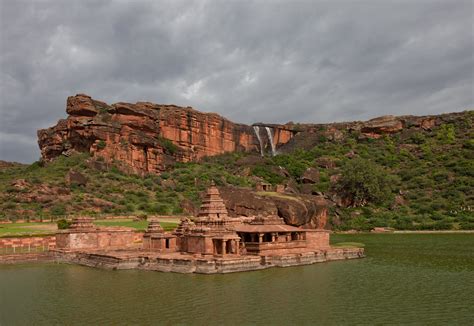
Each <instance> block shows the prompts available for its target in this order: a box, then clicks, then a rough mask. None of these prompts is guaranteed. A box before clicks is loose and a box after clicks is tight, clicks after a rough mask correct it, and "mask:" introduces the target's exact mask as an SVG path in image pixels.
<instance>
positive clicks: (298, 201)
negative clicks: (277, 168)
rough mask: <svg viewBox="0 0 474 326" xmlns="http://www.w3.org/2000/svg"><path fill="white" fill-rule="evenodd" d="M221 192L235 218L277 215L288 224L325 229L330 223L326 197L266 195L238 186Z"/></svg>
mask: <svg viewBox="0 0 474 326" xmlns="http://www.w3.org/2000/svg"><path fill="white" fill-rule="evenodd" d="M219 189H220V193H221V195H222V198H223V199H224V202H225V205H226V207H227V210H228V212H229V215H230V216H232V217H235V216H255V215H258V214H262V215H264V216H267V215H277V216H280V217H282V218H283V219H284V220H285V223H286V224H289V225H293V226H303V227H305V228H311V229H313V228H319V229H323V228H325V227H326V224H327V213H328V203H327V201H326V200H325V199H324V198H323V197H318V196H311V195H302V194H300V195H292V194H286V193H285V194H277V193H271V192H268V193H266V195H265V196H263V195H261V194H260V193H256V192H254V191H253V190H250V189H245V188H238V187H221V188H219Z"/></svg>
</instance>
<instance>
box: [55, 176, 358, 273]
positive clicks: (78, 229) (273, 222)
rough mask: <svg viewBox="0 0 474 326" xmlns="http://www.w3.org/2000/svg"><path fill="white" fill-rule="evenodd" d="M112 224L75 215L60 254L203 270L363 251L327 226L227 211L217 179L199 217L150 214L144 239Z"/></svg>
mask: <svg viewBox="0 0 474 326" xmlns="http://www.w3.org/2000/svg"><path fill="white" fill-rule="evenodd" d="M111 229H113V228H110V227H109V228H107V229H101V228H94V227H93V226H92V224H91V223H90V221H89V220H88V219H87V218H82V219H77V220H75V221H74V223H73V225H72V227H71V228H70V229H68V230H66V231H62V232H59V233H58V235H57V238H58V239H59V240H60V241H58V242H57V243H58V245H57V250H56V254H57V256H58V258H59V259H65V260H67V261H71V262H76V263H80V264H83V265H88V266H94V267H103V268H112V269H125V268H139V269H148V270H157V271H171V272H182V273H192V272H195V273H204V274H212V273H229V272H238V271H249V270H258V269H264V268H269V267H274V266H275V267H286V266H297V265H306V264H313V263H316V262H324V261H330V260H341V259H351V258H360V257H363V255H364V251H363V249H362V248H332V247H331V246H330V244H329V231H327V230H323V229H303V228H298V227H294V226H291V225H287V224H285V222H284V221H283V219H282V218H280V217H278V216H255V217H250V218H249V217H229V216H228V212H227V208H226V206H225V203H224V201H223V199H222V198H221V196H220V193H219V190H218V188H217V187H216V186H215V185H214V184H212V185H211V186H210V187H209V188H208V189H207V191H206V194H205V196H204V198H203V201H202V206H201V208H200V211H199V213H198V214H197V217H196V218H194V219H190V218H188V217H183V218H182V219H181V221H180V224H179V225H178V227H177V228H176V229H175V230H173V231H172V232H165V231H164V230H163V228H162V227H161V226H160V224H159V221H158V220H153V219H152V220H150V221H149V224H148V228H147V230H146V231H145V233H144V234H143V236H142V241H141V243H140V241H137V239H136V237H134V236H133V235H132V233H133V232H132V230H130V229H126V228H117V229H115V230H111ZM131 232H132V233H131ZM138 243H140V244H138Z"/></svg>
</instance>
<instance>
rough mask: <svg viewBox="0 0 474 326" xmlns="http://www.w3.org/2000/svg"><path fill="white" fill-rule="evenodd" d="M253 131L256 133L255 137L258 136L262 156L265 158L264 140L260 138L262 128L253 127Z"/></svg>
mask: <svg viewBox="0 0 474 326" xmlns="http://www.w3.org/2000/svg"><path fill="white" fill-rule="evenodd" d="M253 130H254V131H255V135H257V139H258V143H259V144H260V155H262V156H263V144H262V138H260V127H259V126H253Z"/></svg>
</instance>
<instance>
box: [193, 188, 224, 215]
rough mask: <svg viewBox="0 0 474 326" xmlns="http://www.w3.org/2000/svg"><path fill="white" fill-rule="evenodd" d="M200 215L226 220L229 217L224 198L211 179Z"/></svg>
mask: <svg viewBox="0 0 474 326" xmlns="http://www.w3.org/2000/svg"><path fill="white" fill-rule="evenodd" d="M198 217H207V218H209V219H212V220H224V219H227V218H228V212H227V208H226V207H225V204H224V200H223V199H222V197H221V194H220V193H219V189H217V187H216V185H215V183H214V181H211V186H210V187H209V188H208V189H207V191H206V195H205V196H204V199H203V200H202V205H201V208H200V210H199V213H198Z"/></svg>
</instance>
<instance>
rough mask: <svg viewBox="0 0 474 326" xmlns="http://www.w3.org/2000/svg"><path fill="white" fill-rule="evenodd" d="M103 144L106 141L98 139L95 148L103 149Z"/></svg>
mask: <svg viewBox="0 0 474 326" xmlns="http://www.w3.org/2000/svg"><path fill="white" fill-rule="evenodd" d="M105 146H106V143H105V141H103V140H99V142H98V143H97V148H99V149H104V148H105Z"/></svg>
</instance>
